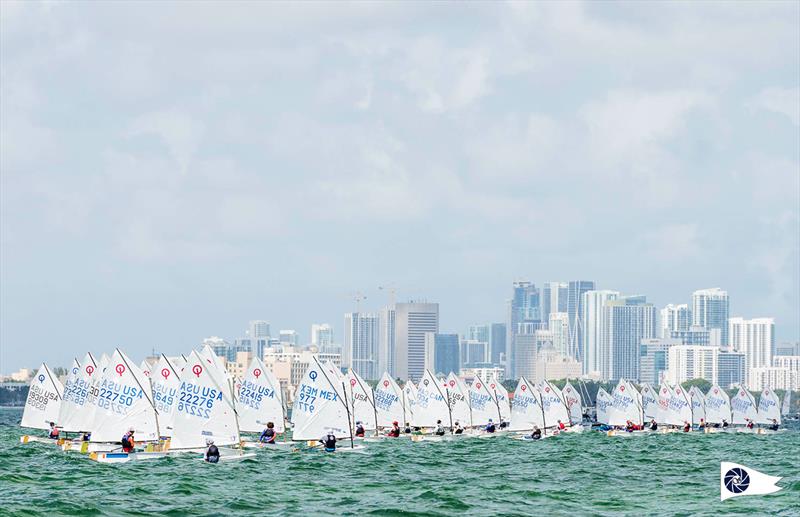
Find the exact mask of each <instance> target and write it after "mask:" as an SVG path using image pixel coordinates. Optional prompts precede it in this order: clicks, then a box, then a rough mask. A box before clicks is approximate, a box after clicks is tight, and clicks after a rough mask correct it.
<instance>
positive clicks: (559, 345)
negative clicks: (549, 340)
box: [547, 312, 574, 359]
mask: <svg viewBox="0 0 800 517" xmlns="http://www.w3.org/2000/svg"><path fill="white" fill-rule="evenodd" d="M547 328H548V329H549V330H550V332H552V333H553V349H555V351H556V352H558V353H559V354H561V355H563V356H567V357H572V356H570V354H569V353H568V352H569V314H567V313H566V312H551V313H550V317H549V321H548V323H547ZM573 359H574V357H573Z"/></svg>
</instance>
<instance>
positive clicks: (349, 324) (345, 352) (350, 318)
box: [342, 312, 381, 379]
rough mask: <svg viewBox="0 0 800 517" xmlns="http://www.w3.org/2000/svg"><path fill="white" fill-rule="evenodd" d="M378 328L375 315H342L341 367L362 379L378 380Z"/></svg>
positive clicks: (361, 313) (356, 313)
mask: <svg viewBox="0 0 800 517" xmlns="http://www.w3.org/2000/svg"><path fill="white" fill-rule="evenodd" d="M378 327H379V321H378V316H377V315H376V314H370V313H363V312H348V313H345V315H344V346H343V347H342V366H344V367H350V368H352V369H353V370H354V371H355V372H356V373H358V374H359V375H360V376H361V377H363V378H364V379H379V378H380V376H381V373H379V371H378Z"/></svg>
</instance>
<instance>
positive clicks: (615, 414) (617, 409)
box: [608, 379, 642, 426]
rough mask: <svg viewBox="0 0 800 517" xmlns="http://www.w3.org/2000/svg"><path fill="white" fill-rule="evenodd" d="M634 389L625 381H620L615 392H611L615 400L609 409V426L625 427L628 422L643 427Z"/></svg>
mask: <svg viewBox="0 0 800 517" xmlns="http://www.w3.org/2000/svg"><path fill="white" fill-rule="evenodd" d="M634 391H635V390H634V389H633V388H632V387H631V385H630V384H629V383H628V382H626V381H625V380H624V379H620V381H619V382H618V383H617V386H616V387H615V388H614V391H612V392H611V398H612V400H613V402H612V404H611V407H609V408H608V425H614V426H625V425H626V424H627V423H628V421H631V422H632V423H634V424H636V425H641V424H642V421H641V415H640V412H639V404H638V399H637V397H636V394H635V393H634Z"/></svg>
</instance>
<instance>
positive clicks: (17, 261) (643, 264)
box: [0, 1, 800, 373]
mask: <svg viewBox="0 0 800 517" xmlns="http://www.w3.org/2000/svg"><path fill="white" fill-rule="evenodd" d="M798 17H800V4H798V3H796V2H786V3H778V2H775V3H661V4H650V3H636V2H633V3H561V2H558V3H556V2H547V3H545V2H539V3H526V4H516V3H514V4H507V3H506V4H495V3H483V4H479V3H468V4H444V3H442V4H440V3H433V4H428V3H392V4H378V3H352V4H351V3H348V4H341V3H299V4H297V3H295V4H280V3H247V4H236V3H234V4H217V3H211V2H197V3H191V4H189V3H181V2H177V3H166V2H164V3H143V4H142V3H139V4H134V3H125V2H113V3H87V2H70V3H50V2H45V3H33V2H7V1H4V2H1V3H0V108H1V109H0V372H2V373H8V372H11V371H13V370H16V369H18V368H20V367H26V366H27V367H35V366H37V365H38V364H39V363H40V362H42V361H47V362H48V364H51V365H53V366H64V365H67V364H68V362H69V361H70V360H71V358H72V357H73V356H78V357H79V358H80V357H82V355H83V354H84V353H85V352H86V350H91V351H98V352H101V351H108V350H112V349H113V348H114V347H115V346H120V347H122V348H123V349H124V350H125V351H126V353H128V354H129V355H131V356H132V357H134V358H139V359H140V358H141V357H143V356H144V355H146V354H149V353H150V351H151V349H153V348H156V349H157V350H160V351H164V352H166V353H178V352H185V351H186V350H187V349H189V348H191V347H196V346H197V345H199V343H200V341H201V340H202V339H203V338H205V337H208V336H211V335H217V336H221V337H224V338H226V339H231V340H232V339H234V338H236V337H241V336H243V335H244V332H245V330H246V328H247V323H248V321H249V320H254V319H264V320H267V321H269V322H270V324H271V326H272V329H273V334H275V333H277V331H278V330H280V329H287V328H292V329H295V330H297V331H298V333H299V334H300V336H301V338H302V341H303V342H306V341H308V340H309V327H310V325H311V324H312V323H329V324H331V325H332V326H333V328H334V332H335V336H336V340H337V341H338V342H341V341H342V336H343V332H342V325H343V314H344V313H345V312H349V311H352V310H354V309H355V302H354V301H353V299H352V293H354V292H356V291H361V292H363V293H364V294H366V295H367V299H366V300H364V301H362V302H361V308H362V310H363V311H375V310H377V309H378V308H380V307H382V306H383V305H385V304H386V303H387V302H388V298H389V295H388V293H387V292H386V291H385V290H383V291H381V290H378V286H381V285H384V286H385V285H392V286H394V287H396V289H397V299H398V300H399V301H403V300H407V299H409V298H414V299H423V298H424V299H427V300H429V301H432V302H438V303H439V304H440V317H441V324H440V328H441V330H442V331H443V332H463V331H465V330H466V328H467V326H468V325H470V324H479V323H489V322H505V321H506V300H507V299H508V298H509V297H510V295H511V283H512V281H514V280H516V279H526V280H530V281H532V282H535V283H536V284H537V285H541V284H543V283H544V282H548V281H569V280H577V279H587V280H594V281H595V282H596V283H597V287H598V288H599V289H614V290H618V291H621V292H623V293H625V294H644V295H646V296H647V297H648V300H649V301H651V302H653V303H654V304H656V305H657V306H658V307H663V306H664V305H665V304H667V303H676V304H677V303H691V293H692V291H694V290H697V289H702V288H708V287H721V288H722V289H725V290H727V291H728V293H729V295H730V315H731V316H743V317H746V318H755V317H765V316H771V317H774V318H775V320H776V323H775V327H776V335H777V339H778V341H798V340H800V172H799V171H800V80H799V79H798V77H800V34H799V33H798V29H797V21H798Z"/></svg>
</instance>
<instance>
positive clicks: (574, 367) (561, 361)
mask: <svg viewBox="0 0 800 517" xmlns="http://www.w3.org/2000/svg"><path fill="white" fill-rule="evenodd" d="M581 370H582V367H581V363H579V362H578V361H576V360H575V359H574V358H572V357H569V356H566V355H563V354H560V353H559V352H558V351H557V350H555V349H554V348H552V347H545V348H542V349H540V350H539V352H538V354H537V355H536V367H535V372H534V375H533V377H529V379H531V380H533V382H541V381H557V380H560V379H577V378H578V377H580V376H581Z"/></svg>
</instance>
